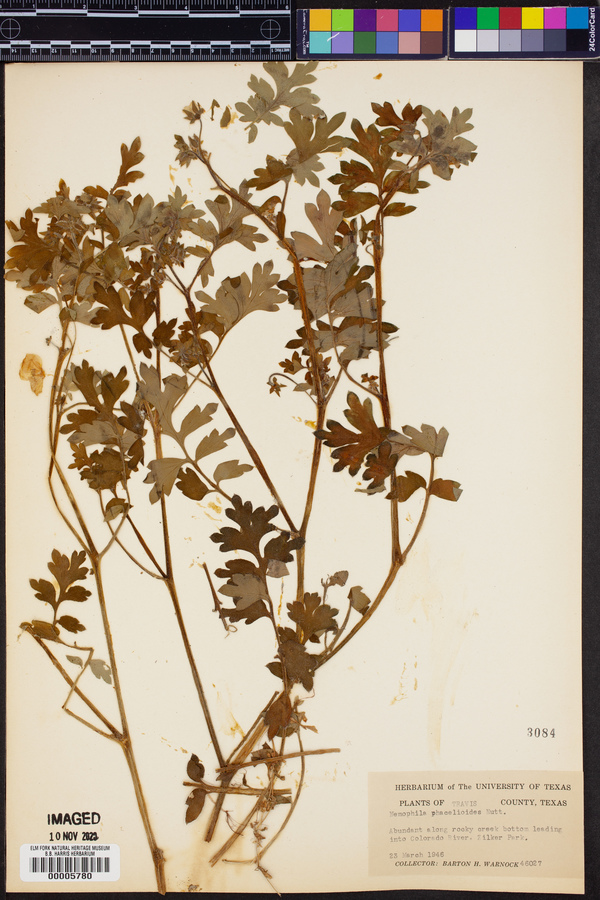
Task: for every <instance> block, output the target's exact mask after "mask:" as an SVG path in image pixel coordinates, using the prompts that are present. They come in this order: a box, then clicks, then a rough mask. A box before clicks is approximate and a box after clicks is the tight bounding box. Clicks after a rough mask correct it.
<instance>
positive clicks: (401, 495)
mask: <svg viewBox="0 0 600 900" xmlns="http://www.w3.org/2000/svg"><path fill="white" fill-rule="evenodd" d="M426 487H427V483H426V482H425V479H424V478H423V477H422V475H419V474H418V473H417V472H406V473H405V474H404V475H399V476H398V477H397V478H396V490H395V491H394V496H392V494H391V493H390V494H389V495H388V496H389V499H391V500H393V499H396V500H398V502H399V503H404V502H405V501H406V500H408V498H409V497H412V495H413V494H414V492H415V491H418V490H419V488H426Z"/></svg>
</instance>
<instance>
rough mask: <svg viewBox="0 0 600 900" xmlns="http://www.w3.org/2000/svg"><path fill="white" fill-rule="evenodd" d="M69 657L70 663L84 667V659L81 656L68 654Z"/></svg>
mask: <svg viewBox="0 0 600 900" xmlns="http://www.w3.org/2000/svg"><path fill="white" fill-rule="evenodd" d="M67 659H68V660H69V662H70V663H73V664H74V665H76V666H79V667H80V668H83V660H82V659H81V657H79V656H67Z"/></svg>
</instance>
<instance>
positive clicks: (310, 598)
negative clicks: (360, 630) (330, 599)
mask: <svg viewBox="0 0 600 900" xmlns="http://www.w3.org/2000/svg"><path fill="white" fill-rule="evenodd" d="M287 608H288V614H289V617H290V619H291V620H292V622H296V624H297V625H299V626H300V641H301V643H302V644H305V643H306V642H307V641H313V642H314V643H318V641H319V637H320V635H321V634H322V633H323V632H324V631H337V630H338V624H337V622H336V621H335V616H336V615H337V614H338V612H339V610H337V609H332V608H331V606H328V605H327V604H326V603H323V600H322V598H321V597H320V596H319V595H318V594H314V593H312V594H310V593H305V594H304V599H303V600H301V601H300V600H295V601H294V602H293V603H288V605H287Z"/></svg>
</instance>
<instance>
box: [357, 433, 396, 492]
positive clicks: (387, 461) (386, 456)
mask: <svg viewBox="0 0 600 900" xmlns="http://www.w3.org/2000/svg"><path fill="white" fill-rule="evenodd" d="M397 462H398V456H397V454H396V453H392V448H391V446H390V444H389V443H388V441H384V442H383V443H382V444H380V445H379V447H378V448H377V451H376V453H370V454H369V456H367V466H366V468H365V470H364V473H363V475H364V478H365V479H366V480H367V481H370V482H371V484H370V489H373V488H377V487H380V486H381V485H382V484H383V483H384V481H385V480H386V478H389V476H390V475H392V474H393V472H394V470H395V468H396V464H397Z"/></svg>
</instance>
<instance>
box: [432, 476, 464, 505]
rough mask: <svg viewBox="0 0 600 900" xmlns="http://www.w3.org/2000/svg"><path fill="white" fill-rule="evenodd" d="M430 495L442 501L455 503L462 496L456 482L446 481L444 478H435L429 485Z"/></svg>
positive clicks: (458, 484)
mask: <svg viewBox="0 0 600 900" xmlns="http://www.w3.org/2000/svg"><path fill="white" fill-rule="evenodd" d="M431 493H432V494H433V496H434V497H441V499H442V500H452V501H453V502H456V501H457V500H458V498H459V497H460V495H461V494H462V489H461V486H460V483H459V482H458V481H448V480H447V479H445V478H436V479H435V481H434V482H433V484H432V485H431Z"/></svg>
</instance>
